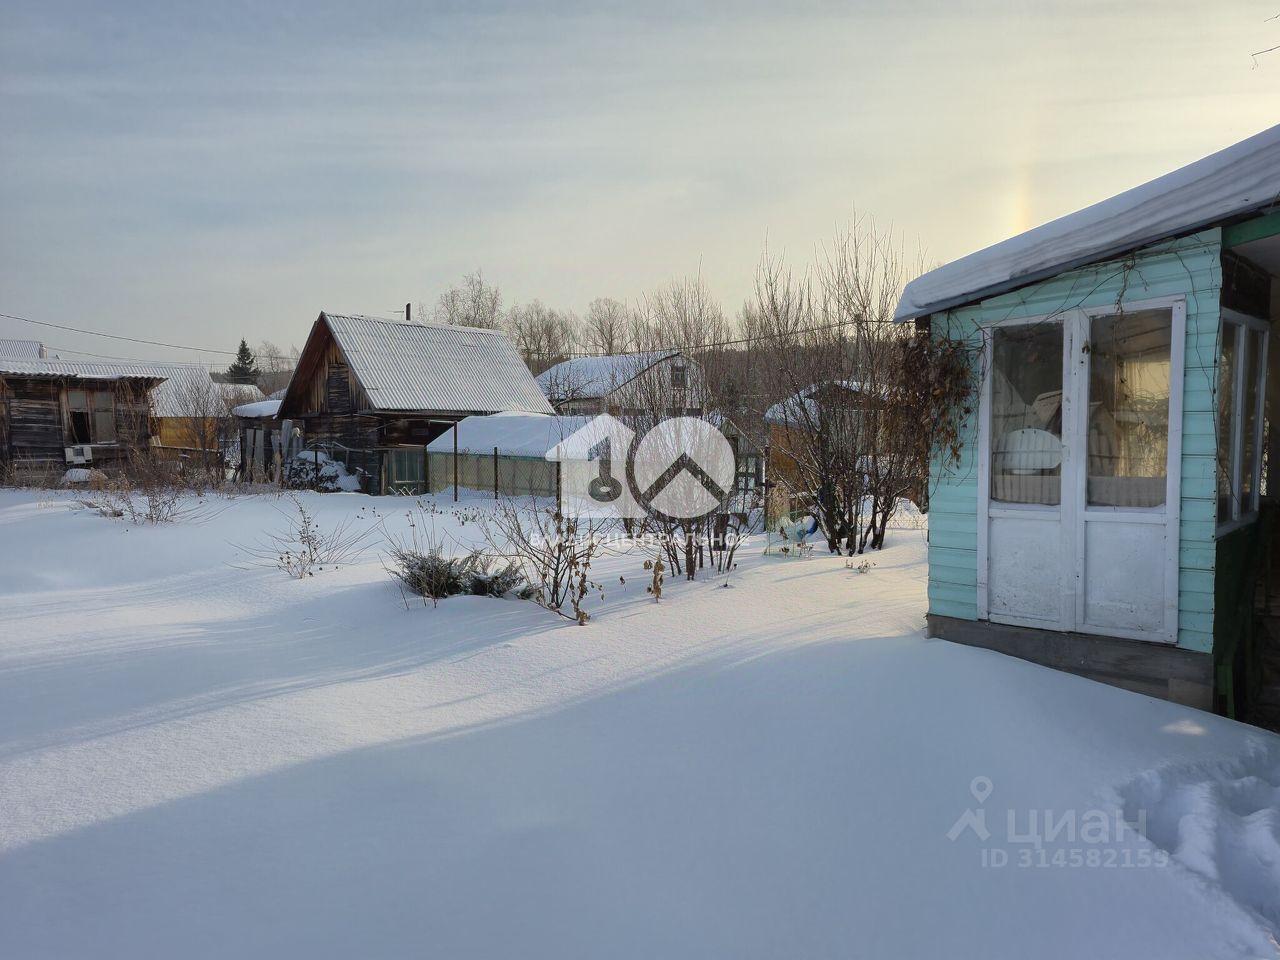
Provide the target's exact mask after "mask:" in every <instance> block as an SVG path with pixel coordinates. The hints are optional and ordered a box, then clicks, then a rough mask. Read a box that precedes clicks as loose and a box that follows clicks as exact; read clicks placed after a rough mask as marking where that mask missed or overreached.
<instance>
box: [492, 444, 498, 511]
mask: <svg viewBox="0 0 1280 960" xmlns="http://www.w3.org/2000/svg"><path fill="white" fill-rule="evenodd" d="M493 499H495V500H497V499H498V448H497V447H494V448H493Z"/></svg>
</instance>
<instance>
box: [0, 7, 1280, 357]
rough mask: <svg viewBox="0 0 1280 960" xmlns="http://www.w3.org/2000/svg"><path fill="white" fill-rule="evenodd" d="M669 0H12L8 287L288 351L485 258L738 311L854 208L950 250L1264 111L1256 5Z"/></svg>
mask: <svg viewBox="0 0 1280 960" xmlns="http://www.w3.org/2000/svg"><path fill="white" fill-rule="evenodd" d="M692 6H693V5H691V4H670V5H661V4H643V5H636V6H634V7H632V8H628V7H624V6H616V7H611V6H604V5H599V4H584V5H581V6H576V5H573V4H556V5H550V4H548V5H539V6H536V7H535V6H533V5H524V4H519V5H510V6H504V5H484V4H456V5H455V4H434V5H431V4H417V3H401V4H379V3H362V4H354V3H350V2H347V3H342V4H333V5H330V4H314V5H312V4H306V5H302V4H289V3H271V4H266V3H263V4H257V3H235V4H200V5H179V4H173V3H162V4H141V3H128V4H125V3H120V4H110V5H108V4H101V3H88V2H79V3H57V2H54V3H50V2H40V3H14V2H12V0H2V2H0V131H2V134H0V313H10V314H20V315H24V316H30V317H35V318H38V319H43V320H50V321H53V322H59V323H69V324H73V325H76V326H85V327H90V328H93V329H98V330H103V331H109V332H113V333H124V334H128V335H131V336H139V337H150V338H158V339H164V340H177V341H180V342H184V343H197V344H201V345H208V346H214V347H223V346H227V347H233V346H234V344H235V342H236V341H237V340H238V339H239V338H240V337H241V336H246V337H248V338H249V339H250V340H251V341H256V340H258V339H261V338H263V337H266V338H269V339H272V340H275V341H277V342H279V343H281V344H287V343H297V344H301V342H302V340H303V338H304V337H305V333H306V330H307V329H308V326H309V324H310V322H311V321H312V320H313V319H314V317H315V314H316V313H317V312H318V311H319V310H321V309H335V310H346V311H360V312H368V313H381V314H388V313H391V312H392V311H393V310H394V309H395V308H396V307H397V305H400V304H403V303H404V302H405V301H407V300H412V301H415V302H416V301H418V300H429V299H433V298H434V296H435V295H436V293H437V292H438V291H439V290H440V288H442V287H443V286H444V285H446V284H447V283H449V282H450V281H452V280H454V279H456V278H457V277H459V276H460V275H461V274H462V273H464V272H466V271H468V270H471V269H474V268H476V267H482V268H483V269H484V271H485V274H486V275H487V276H488V277H490V278H491V279H493V280H495V281H497V282H498V283H499V284H500V285H501V287H502V289H503V292H504V295H505V298H506V300H507V302H508V303H510V302H511V301H513V300H519V301H523V300H528V299H531V298H534V297H539V298H541V299H543V300H544V301H546V302H548V303H550V304H553V305H556V306H561V307H565V308H569V309H574V310H578V311H581V310H583V309H584V308H585V306H586V304H587V303H588V302H589V301H590V300H591V299H592V298H593V297H597V296H602V295H609V296H615V297H619V298H622V299H629V300H630V299H635V298H636V297H638V296H640V295H641V294H642V293H643V292H644V291H646V290H648V289H652V288H653V287H655V286H657V285H659V284H661V283H663V282H664V281H666V280H668V279H669V278H671V277H673V276H676V275H679V274H685V273H692V272H695V271H697V270H699V269H701V272H702V274H703V276H704V277H705V278H706V279H707V281H708V283H709V284H710V286H711V288H712V289H713V291H714V292H715V293H716V294H717V295H718V296H719V297H720V298H721V299H722V300H723V301H724V304H725V306H726V309H728V310H729V311H730V312H732V311H734V310H736V309H737V308H738V306H739V305H740V303H741V301H742V299H743V298H744V297H745V296H746V295H747V293H748V292H749V290H750V286H751V274H752V270H753V268H754V266H755V263H756V261H757V260H758V258H759V255H760V251H761V248H762V245H763V243H764V240H765V238H766V236H767V237H768V239H769V244H770V247H771V249H773V250H775V251H777V250H782V251H785V252H786V254H787V255H788V257H789V258H791V259H793V260H797V261H798V260H803V259H805V258H807V257H809V256H810V254H811V252H812V250H813V248H814V245H815V244H817V243H819V242H821V241H822V240H824V239H825V238H827V237H829V236H830V235H831V234H832V232H833V231H834V229H835V228H836V227H837V225H838V224H840V223H841V222H843V221H845V220H847V218H848V216H849V214H850V212H851V210H852V209H853V207H854V205H855V204H856V205H857V207H858V209H859V210H860V211H864V212H867V213H872V214H874V215H875V216H876V217H877V218H878V219H879V220H881V221H885V222H891V223H893V224H894V225H895V226H896V227H897V228H899V229H900V230H902V231H903V232H904V233H905V234H907V235H909V236H911V237H918V238H919V240H920V241H921V243H922V244H923V245H924V246H925V248H926V249H927V252H928V256H929V258H930V259H931V260H947V259H951V258H954V257H956V256H960V255H962V254H964V253H967V252H969V251H971V250H973V249H976V248H978V247H981V246H984V245H986V244H988V243H991V242H994V241H996V240H999V239H1002V238H1003V237H1005V236H1008V235H1010V234H1012V233H1015V232H1017V231H1019V230H1022V229H1025V228H1026V227H1029V226H1033V225H1034V224H1036V223H1039V222H1042V221H1044V220H1046V219H1050V218H1052V217H1054V216H1057V215H1059V214H1062V213H1066V212H1069V211H1070V210H1072V209H1075V208H1077V207H1079V206H1082V205H1084V204H1086V203H1088V202H1091V201H1092V200H1096V199H1100V198H1102V197H1105V196H1108V195H1110V194H1112V193H1115V192H1117V191H1119V190H1121V189H1124V188H1125V187H1128V186H1132V185H1133V184H1135V183H1137V182H1140V181H1142V180H1146V179H1150V178H1151V177H1152V176H1155V175H1158V174H1160V173H1163V172H1166V171H1167V170H1169V169H1171V168H1173V167H1176V166H1179V165H1181V164H1183V163H1185V162H1188V161H1190V160H1193V159H1195V158H1197V157H1199V156H1202V155H1203V154H1205V153H1209V152H1212V151H1213V150H1215V149H1217V148H1219V147H1222V146H1225V145H1227V144H1229V143H1232V142H1234V141H1236V140H1239V139H1242V138H1244V137H1246V136H1248V135H1250V134H1252V133H1256V132H1257V131H1258V130H1261V129H1263V128H1265V127H1267V126H1269V125H1271V124H1273V123H1276V122H1280V52H1277V53H1276V54H1272V55H1270V58H1267V57H1264V58H1262V59H1261V61H1260V66H1258V67H1256V68H1255V66H1254V64H1253V62H1252V60H1251V59H1250V56H1249V55H1250V53H1251V52H1252V51H1254V50H1257V49H1260V48H1262V47H1266V46H1272V45H1274V44H1276V43H1280V21H1271V22H1269V23H1268V22H1265V21H1266V18H1267V17H1269V16H1272V15H1273V14H1275V13H1277V12H1280V5H1277V4H1276V3H1275V2H1215V3H1203V2H1196V3H1190V2H1185V3H1184V2H1181V0H1172V2H1170V0H1162V2H1152V3H1145V2H1135V3H1128V4H1116V3H1113V2H1107V3H1092V2H1088V0H1085V2H1061V3H1053V2H1045V3H994V2H981V3H924V2H909V0H908V2H898V3H885V4H869V3H845V4H805V5H794V4H787V5H780V4H776V3H773V4H714V5H712V4H705V5H699V6H698V7H697V8H696V10H691V9H690V8H691V7H692ZM32 333H33V330H32V328H30V327H25V326H24V325H22V324H18V323H15V322H13V321H8V320H3V319H0V336H23V335H31V334H32ZM35 335H36V336H40V334H39V333H36V334H35ZM43 336H44V339H46V340H47V341H48V342H50V343H52V344H55V345H58V346H61V347H65V348H75V349H81V350H91V351H97V352H101V353H109V354H124V355H130V356H141V357H148V358H150V357H163V358H170V357H175V358H183V359H197V358H198V357H196V356H195V355H190V354H181V353H178V352H175V351H170V350H163V349H159V348H147V347H132V348H130V347H128V346H126V345H124V344H118V343H117V344H112V343H111V342H110V341H105V340H98V339H95V338H87V337H79V336H76V335H73V334H67V333H54V332H47V333H45V334H44V335H43Z"/></svg>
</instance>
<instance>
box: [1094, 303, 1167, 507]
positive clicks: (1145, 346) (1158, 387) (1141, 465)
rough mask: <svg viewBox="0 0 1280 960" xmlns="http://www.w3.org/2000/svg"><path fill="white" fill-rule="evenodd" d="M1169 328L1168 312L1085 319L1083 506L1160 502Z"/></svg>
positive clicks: (1163, 479)
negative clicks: (1086, 420) (1086, 477)
mask: <svg viewBox="0 0 1280 960" xmlns="http://www.w3.org/2000/svg"><path fill="white" fill-rule="evenodd" d="M1172 329H1173V315H1172V313H1171V312H1170V311H1169V310H1140V311H1137V312H1134V313H1122V314H1109V315H1107V316H1102V317H1093V318H1091V320H1090V321H1089V431H1088V435H1087V438H1086V443H1085V454H1086V462H1087V463H1088V465H1089V485H1088V497H1089V500H1088V503H1089V506H1100V507H1159V506H1163V505H1164V501H1165V489H1166V482H1167V478H1168V463H1169V384H1170V373H1171V368H1170V345H1171V337H1172V333H1171V331H1172Z"/></svg>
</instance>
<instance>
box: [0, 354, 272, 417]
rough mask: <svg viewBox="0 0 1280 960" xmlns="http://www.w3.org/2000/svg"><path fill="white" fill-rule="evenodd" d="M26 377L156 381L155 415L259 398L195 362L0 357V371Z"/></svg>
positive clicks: (197, 412)
mask: <svg viewBox="0 0 1280 960" xmlns="http://www.w3.org/2000/svg"><path fill="white" fill-rule="evenodd" d="M3 373H9V374H14V375H21V376H29V377H72V378H76V379H80V380H127V379H135V380H136V379H150V380H159V381H162V382H161V383H159V384H157V385H156V387H155V389H154V390H152V392H151V413H152V415H153V416H157V417H189V416H202V415H210V414H214V413H217V412H219V411H218V409H217V403H218V401H221V402H235V401H237V400H244V399H255V398H256V399H261V397H262V391H261V390H259V389H258V388H257V387H255V386H253V385H251V384H239V383H214V381H213V378H212V377H210V376H209V370H208V368H207V367H203V366H201V365H200V364H198V363H162V362H154V363H153V362H151V361H146V360H57V359H53V358H45V359H40V360H23V359H16V358H11V357H5V356H0V374H3Z"/></svg>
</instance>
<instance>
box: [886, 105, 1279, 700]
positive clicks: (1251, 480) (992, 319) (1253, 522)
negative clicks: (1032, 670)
mask: <svg viewBox="0 0 1280 960" xmlns="http://www.w3.org/2000/svg"><path fill="white" fill-rule="evenodd" d="M1278 276H1280V126H1277V127H1273V128H1272V129H1270V130H1267V131H1265V132H1263V133H1261V134H1258V135H1257V136H1254V137H1252V138H1250V139H1248V140H1245V141H1243V142H1241V143H1238V144H1236V145H1235V146H1232V147H1229V148H1227V149H1225V150H1223V151H1221V152H1219V153H1216V154H1214V155H1212V156H1209V157H1207V158H1205V159H1203V160H1200V161H1197V162H1195V163H1192V164H1190V165H1189V166H1187V167H1184V168H1182V169H1180V170H1177V171H1175V172H1173V173H1170V174H1168V175H1166V176H1163V177H1160V178H1158V179H1156V180H1153V181H1151V182H1149V183H1146V184H1144V185H1142V186H1139V187H1136V188H1134V189H1132V190H1129V191H1127V192H1125V193H1122V194H1120V195H1118V196H1116V197H1113V198H1111V199H1109V200H1105V201H1103V202H1101V203H1098V204H1095V205H1093V206H1091V207H1088V208H1086V209H1084V210H1081V211H1079V212H1077V213H1074V214H1071V215H1069V216H1066V217H1063V218H1061V219H1059V220H1055V221H1053V222H1051V223H1047V224H1045V225H1043V226H1040V227H1037V228H1035V229H1033V230H1030V231H1028V232H1027V233H1024V234H1022V235H1020V236H1017V237H1014V238H1012V239H1010V240H1006V241H1004V242H1002V243H998V244H996V245H995V246H993V247H990V248H988V249H986V250H983V251H980V252H978V253H975V254H971V255H970V256H967V257H964V258H963V259H961V260H957V261H955V262H954V263H950V264H947V265H946V266H943V267H940V268H939V269H936V270H933V271H931V272H929V273H926V274H924V275H923V276H921V277H919V278H917V279H916V280H914V281H912V282H911V283H910V284H909V285H908V286H907V287H906V288H905V290H904V293H903V296H902V298H901V302H900V304H899V306H898V309H897V317H896V318H897V319H898V320H899V321H915V322H916V324H917V325H918V326H919V327H921V328H923V329H927V330H929V331H930V335H931V336H933V337H935V338H948V339H950V340H952V341H960V342H962V343H964V344H966V345H967V346H968V348H969V350H968V353H969V355H970V357H971V359H972V364H973V368H974V370H975V379H976V380H977V383H978V403H977V404H975V405H974V410H975V415H972V416H970V417H969V418H968V419H967V422H966V423H965V424H964V426H963V430H962V436H961V441H962V443H961V448H960V458H959V462H958V463H956V462H952V460H951V458H950V457H945V456H942V455H938V456H935V458H934V462H933V465H932V468H931V477H930V480H931V486H932V495H931V509H930V521H929V614H928V630H929V633H930V634H931V635H932V636H935V637H943V638H946V639H949V640H954V641H958V642H961V643H967V644H973V645H977V646H982V647H988V648H991V649H994V650H998V651H1002V652H1004V653H1007V654H1012V655H1014V656H1018V657H1022V658H1025V659H1028V660H1032V661H1035V662H1037V663H1041V664H1046V665H1049V666H1053V667H1057V668H1060V669H1065V670H1069V671H1072V672H1075V673H1079V674H1083V675H1085V676H1088V677H1092V678H1094V679H1098V680H1102V681H1105V682H1108V683H1113V684H1117V685H1120V686H1124V687H1128V688H1130V689H1134V690H1138V691H1141V692H1144V693H1149V694H1152V695H1155V696H1159V697H1163V698H1167V699H1170V700H1175V701H1178V702H1181V703H1185V704H1190V705H1194V706H1199V707H1203V708H1211V707H1215V706H1216V707H1217V708H1218V709H1221V710H1224V711H1225V712H1229V713H1233V712H1234V711H1235V710H1236V708H1237V706H1238V703H1237V701H1238V700H1239V699H1240V697H1242V696H1243V695H1244V693H1245V692H1246V691H1247V690H1249V689H1250V688H1254V687H1256V686H1257V684H1258V682H1259V679H1260V667H1259V664H1260V657H1259V642H1260V638H1259V637H1255V636H1254V635H1253V633H1252V631H1251V625H1252V620H1253V601H1254V590H1255V585H1256V583H1257V580H1258V576H1259V571H1260V569H1261V567H1262V563H1261V558H1262V557H1263V556H1264V554H1265V552H1266V551H1268V550H1270V548H1271V547H1272V544H1271V542H1270V535H1269V534H1266V533H1265V532H1264V531H1265V530H1266V529H1269V525H1267V524H1264V523H1262V522H1261V520H1262V518H1263V517H1264V516H1265V515H1266V514H1267V513H1268V506H1269V503H1270V500H1271V498H1272V497H1273V496H1274V493H1275V491H1276V490H1277V487H1276V483H1277V477H1276V471H1277V469H1280V456H1277V454H1276V453H1275V452H1272V453H1271V455H1270V456H1269V457H1264V451H1266V450H1272V451H1274V450H1275V446H1274V444H1275V441H1276V439H1277V438H1276V435H1275V432H1274V430H1273V429H1272V422H1273V419H1274V417H1275V412H1276V410H1277V407H1276V399H1277V398H1276V395H1275V389H1274V384H1275V383H1276V378H1275V377H1274V375H1272V376H1270V377H1269V372H1270V373H1274V368H1275V366H1276V352H1275V350H1274V349H1273V347H1272V344H1271V342H1270V334H1271V331H1272V328H1273V327H1274V324H1275V321H1276V319H1277V316H1278V315H1280V283H1278V282H1277V277H1278ZM1269 384H1270V385H1269ZM1264 463H1265V464H1266V469H1265V470H1264ZM1255 641H1259V642H1255Z"/></svg>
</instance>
